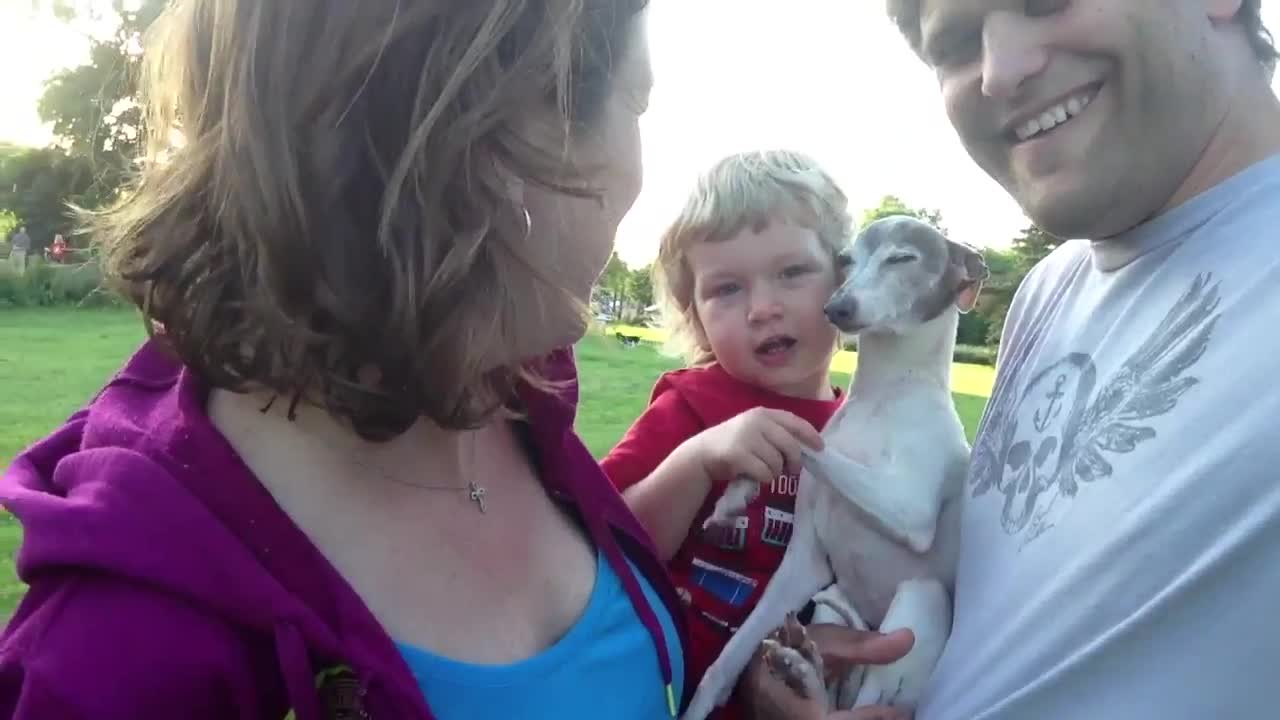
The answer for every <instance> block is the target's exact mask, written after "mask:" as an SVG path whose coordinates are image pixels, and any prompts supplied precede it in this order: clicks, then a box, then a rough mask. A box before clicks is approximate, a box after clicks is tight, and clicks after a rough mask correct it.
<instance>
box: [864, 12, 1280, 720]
mask: <svg viewBox="0 0 1280 720" xmlns="http://www.w3.org/2000/svg"><path fill="white" fill-rule="evenodd" d="M1259 6H1260V0H1123V1H1121V0H889V14H890V15H891V16H892V17H893V18H894V20H895V21H896V22H897V23H898V25H899V27H900V28H901V30H902V32H903V34H904V35H905V37H906V38H907V40H908V42H909V43H911V45H912V46H913V48H914V49H915V50H916V51H917V53H918V54H919V55H920V57H921V58H922V60H923V61H924V62H926V63H928V64H929V65H930V66H931V67H932V68H933V69H934V70H935V72H936V75H937V80H938V85H939V88H940V90H941V93H942V98H943V101H944V105H945V108H946V112H947V114H948V117H949V118H950V120H951V123H952V125H953V126H954V127H955V130H956V132H957V134H958V135H959V138H960V140H961V141H962V142H963V144H964V146H965V148H966V149H967V151H968V153H969V155H970V156H971V157H972V158H973V160H974V162H976V163H977V164H978V165H979V166H980V167H982V169H983V170H984V171H986V172H987V173H988V174H990V176H991V177H992V178H994V179H995V180H996V181H997V182H999V183H1000V184H1001V185H1002V186H1003V187H1004V188H1005V189H1006V191H1007V192H1008V193H1009V194H1010V195H1011V196H1012V197H1013V198H1014V199H1015V200H1016V201H1017V202H1018V204H1019V205H1020V206H1021V207H1022V208H1023V210H1024V211H1025V212H1026V213H1027V215H1028V216H1029V217H1030V218H1031V219H1032V220H1033V221H1034V222H1036V223H1037V224H1038V225H1039V226H1041V227H1042V228H1044V229H1045V230H1047V231H1049V232H1051V233H1053V234H1055V235H1058V236H1060V237H1063V238H1070V239H1072V241H1071V242H1067V243H1064V244H1063V246H1062V247H1060V248H1059V249H1058V250H1057V251H1056V252H1055V253H1054V254H1053V255H1052V256H1050V257H1049V258H1048V259H1046V260H1045V261H1044V262H1042V263H1041V264H1040V265H1039V266H1038V267H1036V268H1035V269H1034V270H1033V271H1032V273H1031V274H1030V275H1029V277H1028V278H1027V280H1026V282H1025V283H1024V284H1023V285H1022V287H1021V288H1020V290H1019V291H1018V294H1017V297H1016V299H1015V301H1014V303H1013V307H1012V309H1011V310H1010V313H1009V318H1008V322H1007V326H1006V328H1005V334H1004V338H1003V342H1002V348H1001V363H1000V368H999V378H998V381H997V386H996V389H995V393H994V395H993V397H992V400H991V404H990V406H989V409H988V412H987V415H986V417H985V418H984V420H983V425H982V428H981V430H980V432H979V435H978V438H977V439H976V441H975V444H974V450H973V458H972V467H971V472H970V476H969V479H968V486H967V488H966V492H965V496H964V505H963V512H962V515H963V521H962V540H961V547H962V551H961V553H962V554H961V561H960V567H959V575H958V582H957V588H956V604H955V628H954V632H953V634H952V637H951V641H950V643H949V645H948V648H947V651H946V653H945V655H944V657H943V658H942V660H941V662H940V663H939V665H938V668H937V671H936V675H935V677H934V682H933V686H932V690H931V692H930V694H929V697H928V698H927V699H926V701H925V703H924V704H923V705H922V706H921V707H920V709H919V711H918V713H917V716H916V717H917V718H918V720H953V719H955V720H961V719H963V720H995V719H997V718H999V719H1005V718H1010V719H1013V718H1019V719H1020V718H1037V719H1039V720H1058V719H1064V720H1065V719H1067V718H1084V717H1091V718H1103V719H1108V718H1114V719H1116V720H1119V719H1121V718H1124V719H1126V720H1127V719H1129V718H1199V717H1210V716H1212V717H1274V716H1276V715H1277V713H1280V700H1277V693H1276V678H1277V677H1278V676H1277V668H1280V628H1277V625H1276V621H1275V619H1274V609H1275V608H1276V607H1277V605H1278V604H1280V383H1277V382H1276V381H1275V377H1276V367H1277V357H1278V356H1280V339H1277V334H1276V332H1275V328H1276V325H1277V322H1278V321H1280V154H1278V153H1280V103H1278V102H1277V99H1276V97H1275V95H1274V93H1273V91H1272V90H1271V88H1270V78H1271V73H1272V71H1273V69H1274V65H1275V59H1276V52H1275V49H1274V47H1273V45H1272V42H1271V38H1270V36H1269V35H1268V34H1267V32H1266V31H1265V29H1264V28H1263V27H1262V24H1261V20H1260V17H1259V12H1260V9H1259Z"/></svg>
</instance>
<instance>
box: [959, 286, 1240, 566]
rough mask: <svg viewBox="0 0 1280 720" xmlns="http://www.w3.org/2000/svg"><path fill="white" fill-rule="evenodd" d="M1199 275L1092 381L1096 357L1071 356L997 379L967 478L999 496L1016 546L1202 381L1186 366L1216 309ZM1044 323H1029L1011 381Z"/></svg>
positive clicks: (1149, 433)
mask: <svg viewBox="0 0 1280 720" xmlns="http://www.w3.org/2000/svg"><path fill="white" fill-rule="evenodd" d="M1211 280H1212V277H1211V276H1209V275H1199V276H1197V277H1196V278H1195V280H1194V281H1193V282H1192V284H1191V286H1190V288H1189V289H1188V290H1187V291H1186V292H1185V293H1184V294H1183V295H1182V296H1181V297H1180V298H1179V299H1178V301H1177V302H1176V303H1174V305H1173V307H1172V308H1171V309H1170V310H1169V312H1168V314H1167V315H1165V317H1164V319H1163V320H1162V321H1161V322H1160V323H1159V325H1157V326H1156V327H1155V329H1154V331H1153V332H1152V333H1151V334H1150V336H1148V337H1147V338H1146V340H1145V342H1143V344H1142V345H1141V346H1140V347H1139V348H1138V350H1137V351H1136V352H1135V353H1134V354H1133V355H1132V356H1131V357H1129V359H1128V360H1127V361H1126V362H1125V363H1124V364H1123V365H1122V366H1121V367H1120V369H1119V370H1118V371H1116V372H1115V374H1114V375H1112V376H1111V377H1110V378H1107V379H1106V382H1105V383H1104V384H1103V385H1102V386H1101V387H1098V371H1097V368H1096V366H1095V365H1094V360H1093V357H1092V356H1090V355H1089V354H1086V353H1070V354H1068V355H1066V356H1065V357H1063V358H1062V359H1060V360H1058V361H1056V362H1053V363H1051V364H1050V365H1049V366H1048V367H1045V368H1043V369H1041V370H1040V371H1039V372H1037V373H1035V374H1034V375H1033V376H1032V377H1031V379H1030V381H1029V382H1027V383H1026V385H1025V386H1023V387H1022V389H1021V392H1019V391H1018V390H1017V388H1015V387H1010V386H1009V385H1010V384H1005V383H1002V387H1000V388H998V389H997V398H996V399H995V401H994V403H995V405H994V407H993V408H992V410H991V412H989V413H988V414H987V419H986V420H985V421H984V427H983V428H982V431H981V432H980V433H979V435H978V437H977V440H976V442H975V445H974V448H973V453H972V460H971V467H970V475H969V478H970V480H969V483H970V485H971V486H972V493H973V497H974V498H981V497H983V496H985V495H987V494H988V493H992V492H993V491H994V492H995V493H998V494H999V495H1000V496H1003V509H1002V513H1001V524H1002V526H1003V528H1004V530H1005V532H1006V533H1008V534H1009V535H1015V536H1016V535H1019V534H1025V536H1024V542H1023V546H1024V547H1025V546H1026V544H1028V543H1030V542H1032V541H1034V540H1035V539H1036V538H1038V537H1040V536H1041V535H1042V534H1043V533H1045V532H1046V531H1048V530H1049V529H1050V528H1052V527H1053V517H1054V516H1053V515H1051V511H1052V510H1053V507H1054V505H1055V503H1057V502H1058V501H1059V500H1062V499H1072V498H1075V497H1076V496H1077V494H1078V493H1079V492H1080V491H1081V488H1082V487H1083V486H1084V485H1088V484H1090V483H1095V482H1097V481H1099V480H1102V479H1104V478H1109V477H1111V475H1112V472H1113V466H1112V462H1111V460H1110V459H1109V457H1110V456H1114V455H1116V454H1125V453H1131V452H1133V451H1134V450H1135V449H1137V448H1138V447H1139V446H1140V445H1141V444H1143V443H1145V442H1147V441H1149V440H1151V439H1152V438H1155V437H1156V429H1155V428H1154V427H1152V424H1151V423H1150V422H1149V421H1150V420H1151V419H1152V418H1156V417H1158V416H1161V415H1164V414H1166V413H1168V412H1170V411H1171V410H1173V409H1174V407H1175V406H1176V405H1177V404H1178V400H1179V398H1180V397H1182V395H1183V394H1184V393H1186V392H1187V391H1188V390H1190V389H1191V388H1193V387H1195V386H1196V385H1197V384H1198V383H1199V382H1200V381H1199V379H1198V378H1196V377H1195V376H1193V375H1190V374H1188V372H1187V371H1188V370H1190V369H1191V367H1192V366H1193V365H1195V364H1196V362H1197V361H1198V360H1199V359H1200V358H1201V356H1203V355H1204V353H1205V351H1206V349H1207V348H1208V346H1209V343H1210V340H1211V338H1212V336H1213V331H1214V327H1215V326H1216V324H1217V322H1218V319H1219V317H1220V316H1219V315H1218V313H1217V309H1218V304H1219V302H1220V296H1219V292H1218V290H1219V284H1218V283H1211ZM1050 324H1051V323H1049V322H1035V323H1033V325H1032V327H1033V330H1032V331H1031V332H1032V334H1033V336H1032V337H1028V339H1027V340H1028V341H1027V342H1026V343H1024V344H1023V345H1022V348H1023V352H1021V353H1018V354H1017V355H1015V357H1013V358H1011V360H1010V366H1011V367H1010V369H1011V370H1012V373H1011V377H1012V378H1013V379H1014V382H1016V379H1017V378H1018V377H1019V376H1020V375H1021V372H1019V370H1020V365H1021V363H1020V362H1019V361H1021V362H1022V363H1025V361H1026V358H1027V355H1029V353H1030V351H1031V350H1032V349H1033V348H1035V347H1036V346H1037V345H1038V344H1039V342H1040V340H1041V339H1042V336H1043V334H1044V332H1045V327H1046V326H1048V325H1050Z"/></svg>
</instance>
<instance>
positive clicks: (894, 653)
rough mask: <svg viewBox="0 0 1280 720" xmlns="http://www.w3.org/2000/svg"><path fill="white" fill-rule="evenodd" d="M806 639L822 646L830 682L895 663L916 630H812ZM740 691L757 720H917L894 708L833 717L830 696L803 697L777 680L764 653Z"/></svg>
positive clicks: (750, 668) (759, 654) (815, 627)
mask: <svg viewBox="0 0 1280 720" xmlns="http://www.w3.org/2000/svg"><path fill="white" fill-rule="evenodd" d="M805 634H806V636H807V637H808V639H809V640H810V641H812V642H813V643H814V644H815V645H816V646H817V648H818V653H819V655H821V657H822V661H823V665H824V666H825V669H826V674H827V679H828V680H830V678H832V677H834V676H835V675H836V674H838V673H841V672H844V671H845V670H847V669H848V668H849V667H850V666H852V665H887V664H888V663H891V662H894V661H895V660H898V659H899V658H901V657H902V656H904V655H906V654H907V653H908V652H909V651H910V650H911V646H912V644H913V643H914V642H915V638H914V637H913V636H912V634H911V631H910V630H898V631H895V632H892V633H888V634H881V633H877V632H867V631H863V630H852V629H850V628H846V627H843V626H840V625H826V624H822V625H810V626H809V627H808V628H806V629H805ZM740 690H741V691H742V694H743V697H744V699H745V700H746V702H747V705H748V706H749V707H751V708H752V712H753V716H754V720H909V719H910V717H911V716H910V715H909V714H908V713H905V712H904V711H902V710H900V709H897V708H890V707H864V708H858V709H856V710H843V711H838V712H829V711H828V710H827V698H826V696H825V695H823V696H821V697H816V698H803V697H800V696H799V695H798V694H797V693H796V691H795V690H794V689H792V688H790V687H788V686H787V684H786V683H785V682H784V681H783V680H782V679H780V678H778V677H776V676H774V674H773V673H772V672H770V670H769V668H768V667H767V665H766V663H765V661H764V652H763V650H761V651H758V652H757V653H756V655H755V657H753V658H752V659H751V664H750V665H748V666H747V670H746V672H745V673H743V679H742V685H741V688H740Z"/></svg>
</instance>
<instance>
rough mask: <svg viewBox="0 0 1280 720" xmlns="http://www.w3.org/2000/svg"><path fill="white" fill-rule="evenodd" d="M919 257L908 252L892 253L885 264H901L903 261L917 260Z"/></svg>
mask: <svg viewBox="0 0 1280 720" xmlns="http://www.w3.org/2000/svg"><path fill="white" fill-rule="evenodd" d="M917 259H918V258H917V257H916V256H915V255H908V254H906V253H902V254H899V255H890V256H889V259H888V260H885V264H887V265H901V264H903V263H909V262H915V261H916V260H917Z"/></svg>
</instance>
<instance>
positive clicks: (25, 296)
mask: <svg viewBox="0 0 1280 720" xmlns="http://www.w3.org/2000/svg"><path fill="white" fill-rule="evenodd" d="M120 302H122V301H121V300H120V298H119V297H118V296H116V295H115V294H114V293H111V292H110V291H108V290H106V289H104V288H103V287H102V268H101V267H100V266H99V265H98V261H97V260H96V259H95V260H90V261H89V262H85V263H77V264H74V265H55V264H50V263H46V262H43V261H42V260H40V259H38V258H34V259H32V260H31V265H30V266H29V267H28V268H27V272H26V273H25V274H22V275H19V274H18V273H17V272H15V271H14V269H13V266H12V265H10V264H8V263H5V262H0V306H12V307H47V306H51V305H85V306H89V305H113V304H118V303H120Z"/></svg>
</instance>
